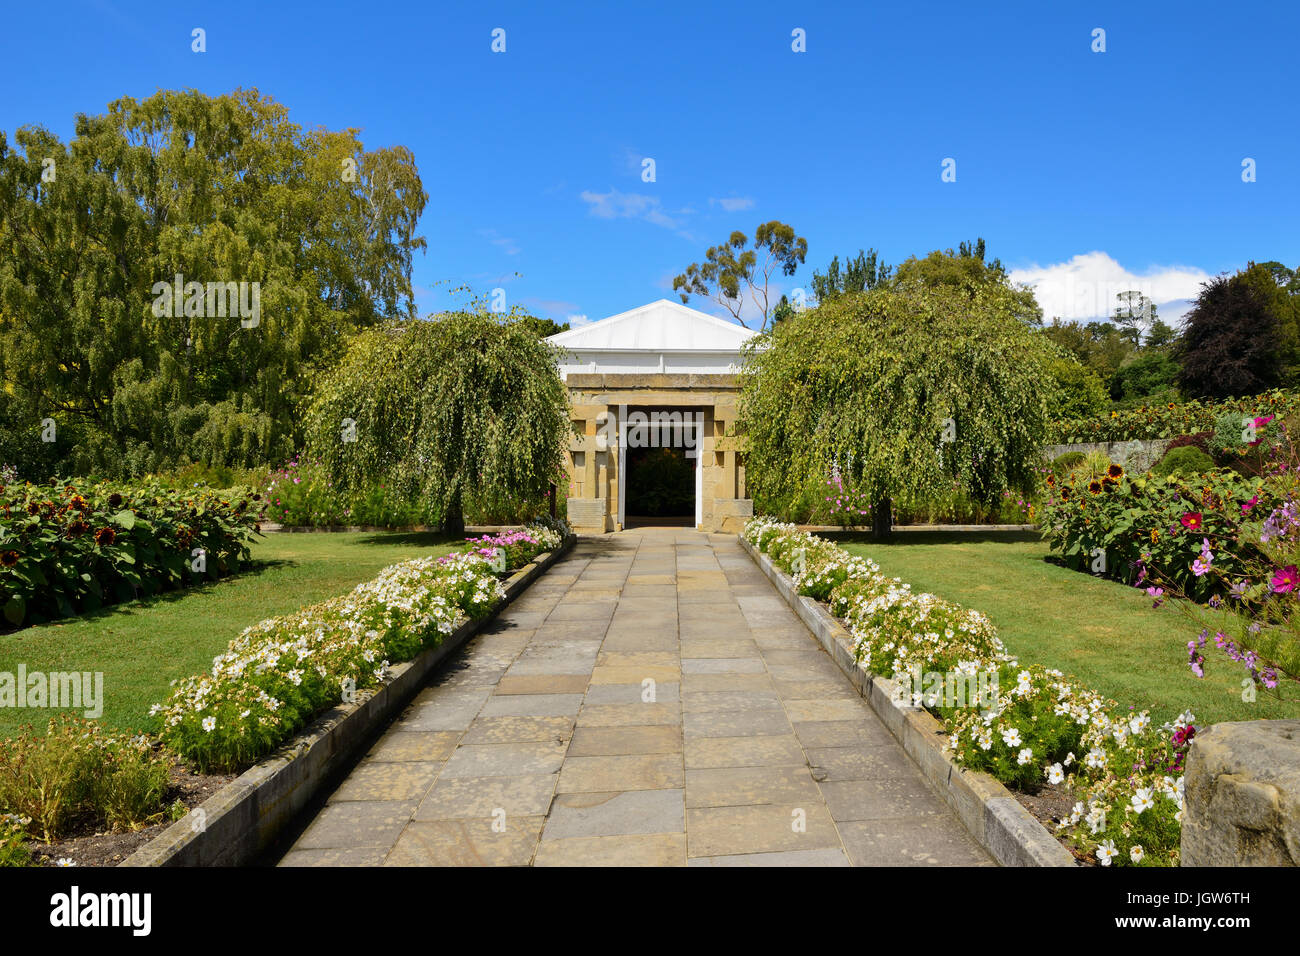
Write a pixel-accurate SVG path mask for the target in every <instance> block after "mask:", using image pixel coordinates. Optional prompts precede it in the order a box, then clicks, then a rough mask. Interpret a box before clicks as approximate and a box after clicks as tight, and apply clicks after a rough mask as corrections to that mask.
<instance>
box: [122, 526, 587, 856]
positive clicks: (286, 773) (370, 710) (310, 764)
mask: <svg viewBox="0 0 1300 956" xmlns="http://www.w3.org/2000/svg"><path fill="white" fill-rule="evenodd" d="M576 540H577V538H576V537H575V536H574V535H569V536H568V537H567V538H565V540H564V541H563V542H562V543H561V544H560V546H559V547H557V548H556V549H555V550H553V551H547V552H545V553H543V554H539V555H538V556H537V557H536V558H534V559H533V560H532V562H530V563H529V564H527V565H525V566H524V567H522V568H520V569H519V570H518V571H516V572H515V573H514V574H513V575H511V576H510V578H509V579H508V580H507V581H506V582H505V590H506V596H505V599H504V600H503V601H501V603H500V604H498V605H497V606H496V607H495V608H494V609H493V611H492V614H491V615H489V616H488V617H485V618H482V619H480V620H477V621H474V620H471V621H466V622H465V623H464V624H462V625H461V626H460V627H458V628H457V629H456V630H455V631H454V632H452V634H451V635H450V636H449V637H448V638H447V639H446V640H445V641H443V642H442V643H441V644H439V645H438V646H437V647H431V648H428V649H427V650H425V651H423V652H421V653H420V654H419V656H417V657H416V658H415V659H414V660H411V661H405V662H403V663H400V664H396V665H394V666H393V667H392V668H391V673H392V675H393V677H392V679H391V680H390V681H388V682H387V683H386V684H384V685H383V686H382V687H379V688H377V689H375V691H374V693H373V694H372V695H371V696H369V697H367V698H366V699H364V700H358V701H356V702H355V703H351V704H338V705H336V706H334V707H332V708H331V709H329V710H327V711H325V713H323V714H322V715H321V716H319V717H318V718H316V719H315V720H314V721H312V722H311V723H310V724H309V725H308V726H307V728H306V729H305V730H304V731H303V732H302V733H300V734H298V735H297V736H296V737H294V738H293V739H291V740H289V741H287V742H286V743H285V744H284V745H282V746H281V747H280V748H278V749H277V750H276V751H275V753H273V754H272V755H271V756H269V757H267V758H265V759H264V760H262V761H260V762H258V763H257V764H255V765H254V766H252V767H250V768H249V769H248V770H246V771H244V773H242V774H240V775H239V776H238V777H237V778H236V779H234V780H232V781H231V782H230V783H228V784H226V786H224V787H222V788H221V790H219V791H218V792H217V793H216V794H214V795H213V796H211V797H210V798H208V799H207V800H206V801H204V803H203V804H202V805H201V806H200V807H197V808H195V809H194V810H191V811H190V812H189V814H187V815H186V816H185V817H184V818H182V819H180V820H178V821H177V822H176V823H174V824H172V825H171V826H170V827H168V828H167V829H166V830H164V831H163V833H162V834H161V835H160V836H158V837H156V838H155V839H153V840H151V841H150V842H149V843H147V844H145V845H144V846H143V847H141V848H140V849H139V850H137V851H136V852H135V853H133V854H131V856H129V857H127V859H125V860H124V861H123V862H122V863H120V864H118V865H119V866H247V865H249V864H251V863H253V862H254V861H255V860H257V859H258V857H259V856H260V855H261V853H262V852H263V851H265V850H266V849H267V848H268V847H270V846H271V845H272V844H273V843H274V842H275V840H276V838H277V837H278V836H279V835H280V833H281V832H282V831H283V830H284V828H285V827H286V826H287V825H288V824H289V823H290V822H291V821H292V820H293V819H294V817H295V816H296V815H297V814H298V812H299V811H300V810H302V808H303V807H305V806H306V805H307V804H308V802H310V800H311V799H312V797H313V796H315V795H316V793H317V792H318V791H319V790H320V788H321V786H322V785H323V784H324V783H326V782H327V781H328V780H330V779H331V778H332V776H333V774H334V773H335V771H337V770H339V769H340V768H342V767H343V766H345V765H346V764H347V763H348V762H349V761H350V760H351V759H353V758H354V757H356V756H357V755H358V752H359V751H360V750H361V748H362V747H363V746H364V745H366V744H367V743H368V742H369V740H370V738H371V736H373V734H374V732H375V730H377V729H378V728H379V727H380V726H381V725H382V724H384V723H385V722H387V721H388V720H390V719H392V717H394V716H395V715H396V714H397V713H398V712H399V711H400V710H401V709H402V708H403V707H405V706H406V704H407V703H408V702H409V701H410V700H411V698H413V697H414V696H415V695H416V693H417V692H418V691H419V690H420V688H421V687H422V686H423V684H424V681H425V678H427V677H428V676H429V674H430V672H432V670H433V669H434V668H435V667H436V666H437V665H438V664H439V663H440V662H441V661H442V660H443V659H444V658H446V657H447V656H448V655H449V654H451V653H453V652H454V651H456V650H458V649H459V648H460V647H461V646H462V645H463V644H465V642H466V641H468V640H469V639H470V638H471V637H473V636H474V635H475V634H477V633H478V632H479V631H480V630H481V629H482V628H483V627H484V625H486V624H487V623H489V622H490V621H491V620H492V619H493V618H495V617H496V615H497V614H498V613H500V611H501V610H502V609H503V608H505V607H506V606H507V605H509V604H510V602H511V601H513V600H514V599H515V598H516V597H518V596H519V595H520V594H521V593H522V592H523V591H524V590H525V589H527V587H528V586H529V585H530V584H532V582H533V581H534V580H535V579H536V578H537V577H538V576H539V575H541V574H542V573H543V572H544V571H545V570H546V569H547V568H549V567H550V566H551V565H552V564H554V563H555V562H556V561H557V560H558V559H559V558H560V557H562V556H563V555H564V554H566V553H567V552H568V551H569V550H571V549H572V548H573V545H574V542H575V541H576ZM197 811H202V813H201V814H200V815H196V812H197ZM199 820H202V821H203V825H202V826H200V825H199V824H198V821H199Z"/></svg>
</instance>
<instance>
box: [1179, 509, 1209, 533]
mask: <svg viewBox="0 0 1300 956" xmlns="http://www.w3.org/2000/svg"><path fill="white" fill-rule="evenodd" d="M1178 520H1179V521H1181V522H1182V523H1183V527H1184V528H1187V529H1188V530H1190V531H1200V530H1201V525H1202V524H1203V523H1204V522H1203V520H1202V516H1201V513H1200V512H1199V511H1189V512H1187V514H1185V515H1183V516H1182V517H1181V518H1179V519H1178Z"/></svg>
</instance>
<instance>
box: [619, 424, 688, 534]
mask: <svg viewBox="0 0 1300 956" xmlns="http://www.w3.org/2000/svg"><path fill="white" fill-rule="evenodd" d="M685 417H686V416H684V415H679V416H678V418H677V421H676V422H675V423H674V424H673V425H666V426H663V427H654V426H653V425H652V426H651V427H650V428H649V429H641V430H639V431H638V430H632V431H630V432H629V435H628V448H627V504H626V506H625V508H624V511H623V514H624V522H623V524H624V526H625V527H632V526H634V525H671V526H678V527H681V526H685V527H694V526H695V458H694V457H692V456H688V455H687V447H686V446H687V441H684V440H683V435H682V432H683V422H682V419H683V418H685ZM651 421H655V419H653V418H652V419H651ZM688 421H689V420H688ZM685 427H686V428H690V427H691V425H690V424H686V425H685ZM691 439H692V440H691V442H690V444H691V445H692V446H694V441H693V439H694V435H693V434H692V435H691Z"/></svg>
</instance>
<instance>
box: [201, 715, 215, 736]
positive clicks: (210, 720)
mask: <svg viewBox="0 0 1300 956" xmlns="http://www.w3.org/2000/svg"><path fill="white" fill-rule="evenodd" d="M203 729H204V730H206V731H207V732H208V733H211V732H212V731H214V730H216V729H217V718H215V717H204V718H203Z"/></svg>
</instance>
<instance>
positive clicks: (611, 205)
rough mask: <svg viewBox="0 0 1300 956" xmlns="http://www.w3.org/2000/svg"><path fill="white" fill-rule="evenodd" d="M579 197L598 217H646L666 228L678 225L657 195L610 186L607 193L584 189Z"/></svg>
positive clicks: (647, 219) (646, 219)
mask: <svg viewBox="0 0 1300 956" xmlns="http://www.w3.org/2000/svg"><path fill="white" fill-rule="evenodd" d="M579 198H581V199H582V201H583V202H585V203H587V205H588V206H589V207H590V210H589V211H590V212H591V214H592V215H593V216H595V217H597V218H598V219H644V220H645V221H646V222H652V223H654V224H655V225H656V226H663V227H664V228H666V229H674V228H676V227H677V220H676V219H673V218H672V217H671V216H669V215H668V214H667V213H665V212H664V211H663V207H662V205H661V204H660V202H659V199H658V198H657V197H655V196H643V195H641V194H640V193H625V192H620V191H619V190H617V189H614V188H613V187H610V190H609V192H607V193H597V192H592V191H591V190H589V189H584V190H583V191H582V192H581V193H580V194H579Z"/></svg>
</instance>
